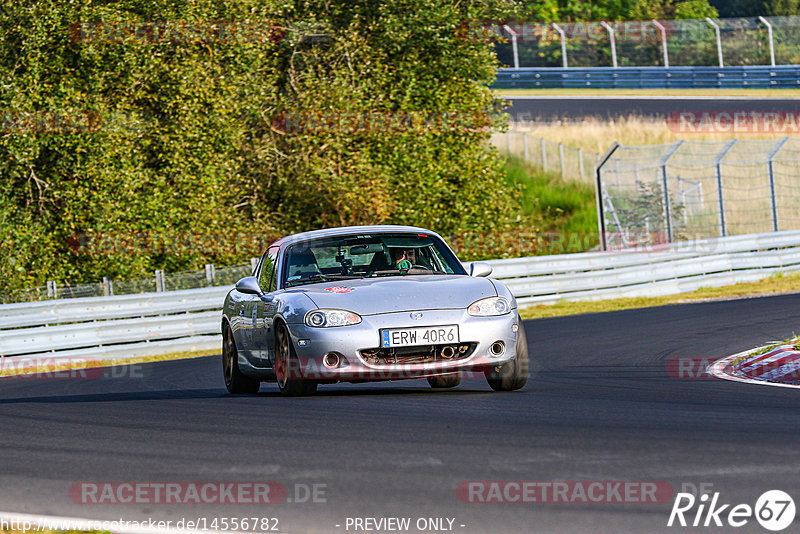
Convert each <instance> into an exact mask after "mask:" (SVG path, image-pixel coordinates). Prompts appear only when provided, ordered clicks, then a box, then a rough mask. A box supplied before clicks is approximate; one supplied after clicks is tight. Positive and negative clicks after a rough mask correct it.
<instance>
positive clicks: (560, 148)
mask: <svg viewBox="0 0 800 534" xmlns="http://www.w3.org/2000/svg"><path fill="white" fill-rule="evenodd" d="M558 157H559V158H560V159H561V177H562V178H566V177H567V166H566V163H565V161H564V143H558Z"/></svg>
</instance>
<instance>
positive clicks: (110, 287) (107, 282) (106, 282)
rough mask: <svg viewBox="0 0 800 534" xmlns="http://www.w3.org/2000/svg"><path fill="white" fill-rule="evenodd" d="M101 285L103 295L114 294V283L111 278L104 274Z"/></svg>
mask: <svg viewBox="0 0 800 534" xmlns="http://www.w3.org/2000/svg"><path fill="white" fill-rule="evenodd" d="M102 285H103V296H104V297H111V296H113V295H114V283H113V282H112V281H111V278H109V277H108V276H104V277H103V283H102Z"/></svg>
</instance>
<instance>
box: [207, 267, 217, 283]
mask: <svg viewBox="0 0 800 534" xmlns="http://www.w3.org/2000/svg"><path fill="white" fill-rule="evenodd" d="M216 278H217V273H216V269H215V268H214V264H213V263H207V264H206V281H208V283H209V284H212V285H213V284H214V280H215V279H216Z"/></svg>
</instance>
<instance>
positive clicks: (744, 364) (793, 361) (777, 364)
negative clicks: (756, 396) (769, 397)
mask: <svg viewBox="0 0 800 534" xmlns="http://www.w3.org/2000/svg"><path fill="white" fill-rule="evenodd" d="M767 346H769V345H767ZM763 349H764V347H761V348H757V349H752V350H747V351H744V352H740V353H738V354H734V355H732V356H728V357H727V358H722V359H721V360H717V361H716V362H714V363H712V364H711V365H710V366H709V367H708V372H709V374H711V375H712V376H715V377H717V378H721V379H723V380H733V381H736V382H747V383H750V384H760V385H763V386H779V387H786V388H800V351H798V350H796V349H795V348H794V345H793V344H783V345H778V346H776V347H773V348H772V349H770V350H769V351H767V352H764V353H763V354H758V355H753V354H754V353H757V352H760V351H761V350H763Z"/></svg>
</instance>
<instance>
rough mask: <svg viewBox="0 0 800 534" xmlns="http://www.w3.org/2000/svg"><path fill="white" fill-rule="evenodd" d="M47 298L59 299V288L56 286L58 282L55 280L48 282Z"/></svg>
mask: <svg viewBox="0 0 800 534" xmlns="http://www.w3.org/2000/svg"><path fill="white" fill-rule="evenodd" d="M47 298H49V299H56V298H58V287H57V285H56V281H55V280H48V281H47Z"/></svg>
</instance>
